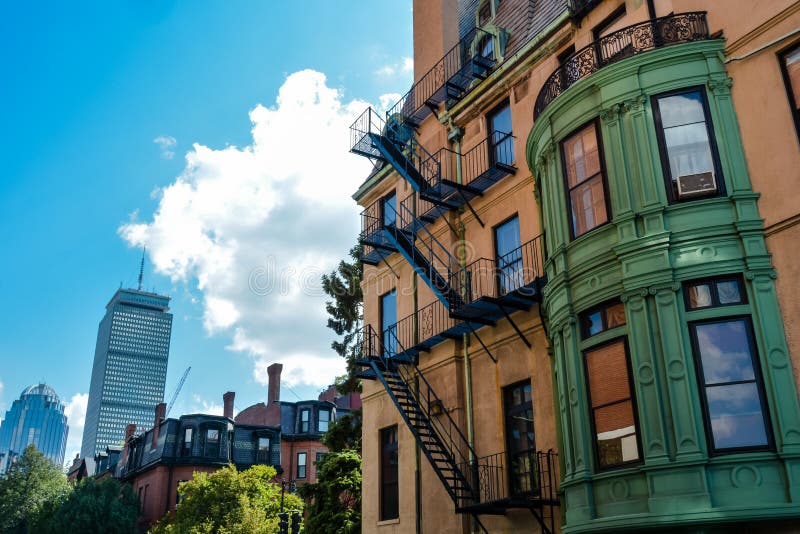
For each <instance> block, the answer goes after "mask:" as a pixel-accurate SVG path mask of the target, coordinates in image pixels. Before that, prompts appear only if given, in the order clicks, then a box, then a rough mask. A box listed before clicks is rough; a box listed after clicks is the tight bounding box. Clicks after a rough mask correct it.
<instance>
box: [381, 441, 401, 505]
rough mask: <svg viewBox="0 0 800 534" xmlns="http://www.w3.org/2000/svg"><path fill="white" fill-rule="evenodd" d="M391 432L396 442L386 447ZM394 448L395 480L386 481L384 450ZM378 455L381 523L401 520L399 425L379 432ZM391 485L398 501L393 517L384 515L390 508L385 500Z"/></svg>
mask: <svg viewBox="0 0 800 534" xmlns="http://www.w3.org/2000/svg"><path fill="white" fill-rule="evenodd" d="M390 432H393V433H394V441H393V442H391V443H388V444H387V445H384V436H385V435H388V434H389V433H390ZM392 445H393V446H394V453H395V458H396V463H395V466H394V471H395V479H394V480H390V481H388V482H387V481H385V480H384V463H383V460H384V458H383V456H384V448H387V449H388V448H391V446H392ZM378 454H379V458H380V461H379V463H378V481H379V495H378V518H379V520H380V521H389V520H393V519H399V518H400V433H399V429H398V425H390V426H387V427H384V428H381V429H379V430H378ZM389 484H392V485H393V486H394V487H395V491H394V496H395V498H396V501H395V502H394V503H393V504H392V505H391V508H392V512H393V514H389V515H391V517H389V516H386V515H384V508H387V507H388V506H387V505H386V503H385V502H384V499H386V498H387V496H386V492H385V487H386V486H388V485H389Z"/></svg>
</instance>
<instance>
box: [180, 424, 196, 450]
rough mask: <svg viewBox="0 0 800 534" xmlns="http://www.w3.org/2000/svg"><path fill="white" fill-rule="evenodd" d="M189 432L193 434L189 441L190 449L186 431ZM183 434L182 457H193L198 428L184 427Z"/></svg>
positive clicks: (192, 426)
mask: <svg viewBox="0 0 800 534" xmlns="http://www.w3.org/2000/svg"><path fill="white" fill-rule="evenodd" d="M187 430H189V431H191V434H192V436H191V439H189V441H188V444H189V446H188V447H187V446H186V444H187V441H186V431H187ZM182 434H183V436H182V437H183V439H181V456H182V457H187V456H191V455H192V452H193V450H194V442H195V436H196V435H197V428H196V427H195V426H194V425H187V426H185V427H183V433H182Z"/></svg>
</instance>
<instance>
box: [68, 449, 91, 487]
mask: <svg viewBox="0 0 800 534" xmlns="http://www.w3.org/2000/svg"><path fill="white" fill-rule="evenodd" d="M95 472H96V471H95V463H94V460H92V459H91V458H81V455H80V453H78V454H76V455H75V458H74V459H73V460H72V465H71V466H69V469H67V481H68V482H69V483H70V484H77V483H78V482H80V481H81V480H83V479H84V478H87V477H90V476H92V475H94V474H95Z"/></svg>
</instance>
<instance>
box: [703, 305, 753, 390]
mask: <svg viewBox="0 0 800 534" xmlns="http://www.w3.org/2000/svg"><path fill="white" fill-rule="evenodd" d="M695 332H696V335H697V346H698V348H699V350H700V360H701V362H702V365H703V376H704V377H705V383H706V384H715V383H720V382H734V381H740V380H753V379H755V375H754V372H753V361H752V358H751V356H750V343H749V340H748V337H747V324H746V322H745V320H744V319H739V320H734V321H727V322H724V323H705V324H698V325H696V326H695Z"/></svg>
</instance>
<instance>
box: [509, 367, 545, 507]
mask: <svg viewBox="0 0 800 534" xmlns="http://www.w3.org/2000/svg"><path fill="white" fill-rule="evenodd" d="M503 398H504V404H505V429H506V447H507V452H508V476H509V480H510V487H511V494H512V495H518V494H520V493H529V492H532V491H536V490H537V489H538V484H537V482H536V467H537V466H536V446H535V442H534V439H533V401H532V400H531V383H530V380H526V381H524V382H520V383H518V384H514V385H512V386H508V387H506V388H503Z"/></svg>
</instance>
